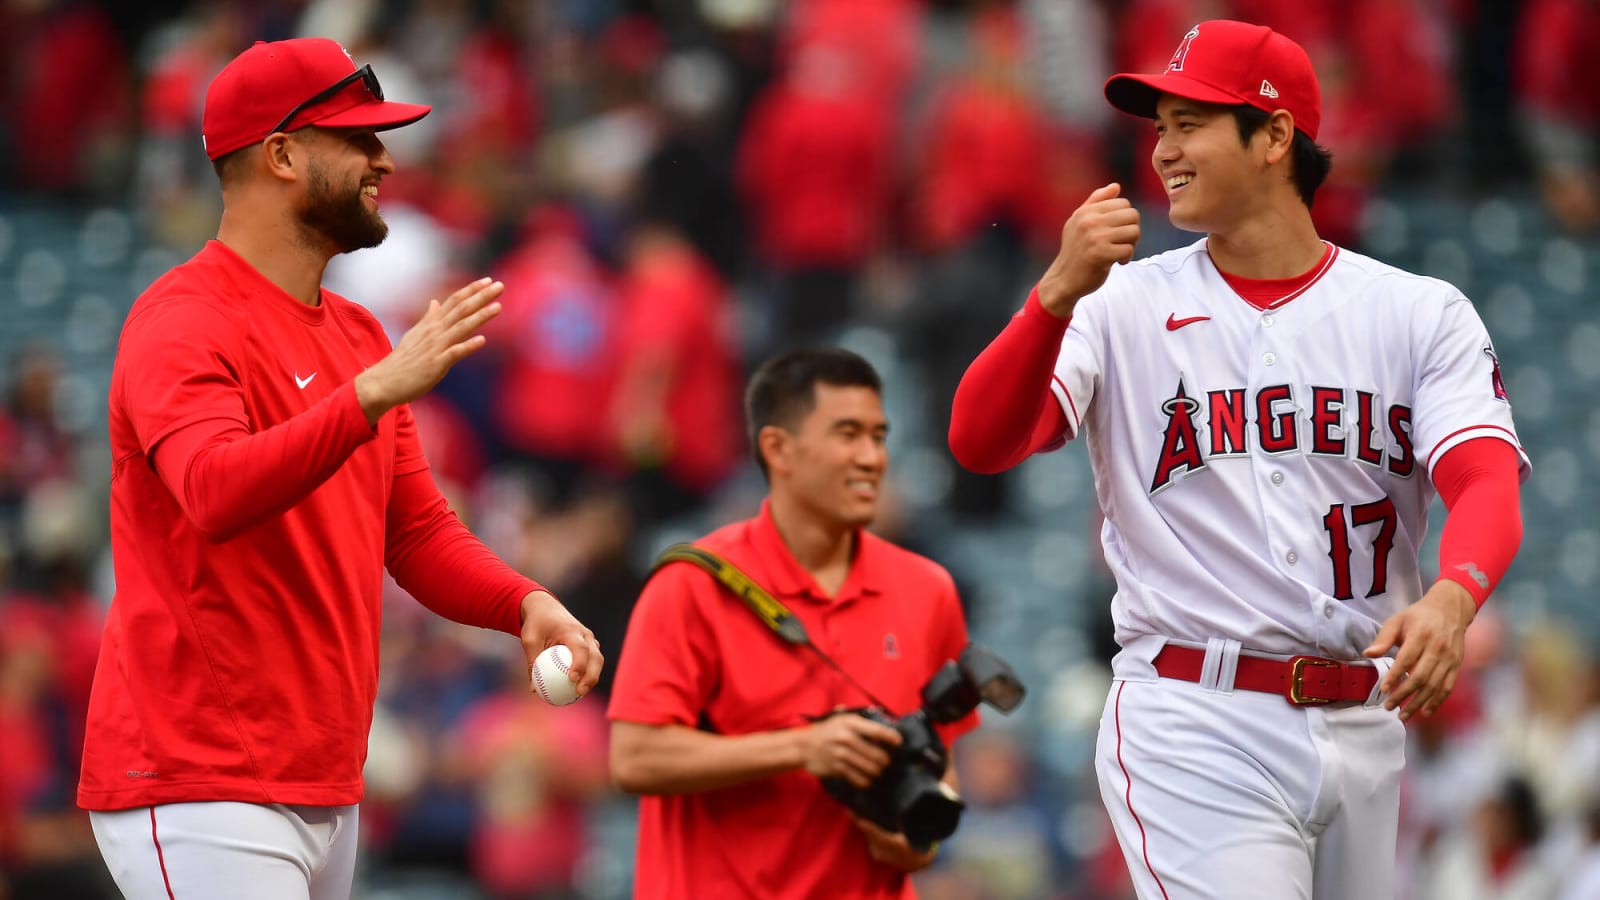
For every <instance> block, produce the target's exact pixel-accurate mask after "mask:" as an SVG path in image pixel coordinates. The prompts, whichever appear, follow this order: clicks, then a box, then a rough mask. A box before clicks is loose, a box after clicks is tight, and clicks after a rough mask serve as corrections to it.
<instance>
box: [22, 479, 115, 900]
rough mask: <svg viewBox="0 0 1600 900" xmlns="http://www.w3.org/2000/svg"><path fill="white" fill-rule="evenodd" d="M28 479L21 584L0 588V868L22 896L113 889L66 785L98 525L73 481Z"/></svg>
mask: <svg viewBox="0 0 1600 900" xmlns="http://www.w3.org/2000/svg"><path fill="white" fill-rule="evenodd" d="M30 487H31V491H30V493H29V494H28V495H27V502H26V504H25V506H24V509H23V514H22V517H21V522H20V529H19V530H20V538H21V541H20V546H21V553H20V554H19V560H18V562H19V588H18V589H17V590H15V591H12V592H9V593H8V592H6V591H4V590H3V589H0V735H3V736H4V737H3V739H0V871H8V872H10V873H11V875H12V877H13V878H14V884H13V888H14V889H15V890H16V892H17V896H18V897H46V896H54V897H111V896H114V891H113V890H112V889H111V885H110V881H109V879H108V877H107V876H106V874H105V869H104V866H103V865H102V864H101V863H100V854H99V852H98V850H97V849H96V847H95V844H94V837H93V835H92V833H91V832H90V830H89V827H88V826H89V823H88V820H87V818H86V817H85V816H83V814H82V813H81V812H80V811H79V810H78V809H77V804H76V802H75V792H74V790H75V785H76V775H77V771H78V766H79V764H80V762H81V760H82V758H83V727H84V720H85V718H86V716H87V714H88V709H89V689H90V685H91V684H92V682H93V679H94V668H95V658H96V656H97V655H98V651H99V646H100V631H101V627H102V624H103V621H104V611H103V609H102V607H101V605H100V603H99V602H98V601H97V600H96V599H95V598H94V597H92V596H91V595H90V594H89V593H88V566H89V563H90V562H91V561H92V559H93V556H94V553H95V552H96V550H97V547H98V544H99V541H100V540H101V539H102V534H101V529H98V528H96V527H94V525H93V517H94V513H93V512H92V510H91V507H90V501H89V498H88V495H87V491H85V490H84V489H83V488H82V487H80V486H79V485H78V484H77V483H76V482H74V481H70V480H66V479H56V480H51V481H46V482H43V483H36V484H33V485H31V486H30ZM0 583H3V582H0ZM3 884H4V881H3V879H0V885H3ZM0 895H3V894H0Z"/></svg>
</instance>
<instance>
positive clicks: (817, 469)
mask: <svg viewBox="0 0 1600 900" xmlns="http://www.w3.org/2000/svg"><path fill="white" fill-rule="evenodd" d="M881 392H882V386H881V383H880V381H879V378H878V374H877V372H876V371H874V370H873V368H872V366H871V364H870V363H868V362H867V361H866V360H864V359H862V358H861V357H859V356H857V355H855V354H853V353H850V352H849V351H845V350H836V349H818V350H810V349H802V350H795V351H791V352H789V353H786V354H783V355H781V356H778V357H775V358H773V359H771V360H769V361H767V362H766V363H765V364H763V365H762V366H761V367H760V368H759V369H758V370H757V371H756V373H755V374H754V375H753V376H752V377H751V379H750V383H749V387H748V389H747V391H746V395H745V409H746V420H747V427H748V429H749V436H750V443H751V449H752V452H753V454H754V455H755V458H756V462H757V464H758V465H759V466H760V467H761V471H762V473H763V474H764V475H765V476H766V478H767V483H768V488H769V489H768V493H767V499H766V500H765V502H763V503H762V505H761V511H760V512H759V513H758V514H757V515H756V516H755V517H754V518H751V519H747V520H745V521H742V522H737V523H734V524H732V525H728V526H726V527H724V528H721V529H719V530H717V531H715V532H712V533H711V534H710V535H707V536H706V537H705V538H703V539H702V540H700V541H698V542H697V543H698V544H699V545H701V546H703V547H704V548H706V549H708V550H711V551H712V552H714V553H717V554H720V555H722V556H723V557H725V558H726V559H727V560H728V562H730V563H732V564H733V565H734V566H736V567H738V568H739V569H741V570H742V571H744V572H745V573H746V574H747V575H748V576H750V578H752V579H754V580H755V582H756V583H757V584H759V585H761V586H762V587H764V588H766V589H767V590H768V591H770V592H771V593H772V595H773V597H775V598H776V599H777V600H778V601H779V602H780V603H782V604H784V605H785V606H787V607H788V609H789V610H790V611H791V612H792V613H793V614H794V616H795V617H796V618H797V619H798V620H800V621H801V622H802V623H803V624H804V625H805V628H806V632H807V634H808V635H809V636H810V638H811V640H813V641H815V642H816V643H817V645H818V646H820V647H823V648H826V649H825V652H826V653H827V654H828V655H829V656H831V657H832V658H833V659H834V661H835V662H837V663H838V665H839V668H840V670H842V671H843V672H848V673H849V678H851V679H856V680H858V681H859V684H860V686H859V687H858V686H857V685H856V683H855V682H852V681H850V680H849V679H847V678H846V677H845V676H843V675H841V674H839V672H838V671H835V670H834V669H832V668H830V667H828V666H827V665H826V664H825V663H823V662H822V660H820V659H818V658H817V657H816V656H815V655H813V654H810V653H807V652H805V651H804V650H803V649H802V648H799V647H794V646H790V645H788V644H786V643H784V642H783V641H781V640H779V639H778V638H777V637H776V636H774V635H773V634H772V633H771V632H770V631H769V630H768V628H767V626H766V624H765V623H764V622H763V621H762V620H761V619H759V618H757V617H756V616H755V615H754V614H752V612H751V610H749V609H746V608H745V607H744V604H743V602H742V601H741V600H739V599H738V598H736V597H735V596H734V595H733V594H732V593H731V592H730V591H728V590H727V589H726V588H724V587H723V586H722V585H721V584H719V583H718V582H717V581H716V580H714V579H713V578H712V577H711V576H710V575H709V574H708V573H706V572H704V571H702V570H700V569H698V568H696V567H693V566H685V565H675V566H668V567H666V568H664V569H662V570H661V571H660V572H659V573H658V574H657V575H656V576H655V577H654V578H653V579H652V580H651V581H650V582H649V583H648V584H647V585H646V586H645V589H644V591H643V593H642V594H641V595H640V596H639V602H638V604H637V605H636V606H635V607H634V611H633V617H632V620H631V621H630V622H629V625H628V630H627V636H626V638H625V639H624V642H623V647H622V655H621V657H620V661H619V663H618V665H617V673H616V681H615V683H614V685H613V689H612V694H611V706H610V709H609V711H608V715H609V716H610V718H611V777H612V780H613V781H615V782H616V784H617V785H618V786H619V787H621V788H622V789H623V790H625V791H628V792H630V793H637V794H642V795H643V796H642V798H641V799H640V803H639V839H638V856H637V866H636V870H635V881H634V896H636V897H650V898H672V900H683V898H700V897H765V898H801V897H854V898H889V897H894V898H906V897H914V896H915V891H914V890H913V888H912V885H911V882H910V880H909V879H908V878H907V877H906V875H907V873H909V872H913V871H916V870H918V869H921V868H922V867H924V866H926V865H928V864H929V863H930V862H931V861H932V860H933V856H934V853H935V852H936V848H935V849H933V850H929V851H927V852H918V851H917V850H915V849H913V848H912V846H911V845H910V843H909V842H908V841H907V839H906V837H905V835H904V834H901V833H893V834H891V833H889V832H886V831H884V830H882V829H880V828H878V827H876V826H874V825H872V824H871V823H868V822H867V821H865V820H863V819H860V818H857V817H854V816H853V815H852V814H851V812H850V811H849V810H848V809H847V808H846V807H845V806H844V805H843V804H841V803H840V802H838V801H836V800H835V799H833V797H831V796H830V795H829V794H828V793H827V792H826V791H825V789H824V788H823V785H822V782H821V781H820V780H819V779H821V778H843V779H847V780H848V781H849V782H850V783H851V784H853V785H855V786H856V787H858V788H861V787H866V786H867V785H869V784H871V783H872V781H873V780H874V779H875V778H877V776H879V775H880V774H881V773H882V772H883V770H884V768H885V767H886V766H887V765H888V763H889V753H888V750H887V749H886V748H887V747H888V746H891V745H895V744H898V743H900V740H901V738H900V734H899V732H898V731H896V730H895V729H893V728H890V727H888V726H886V725H882V724H880V723H878V722H874V721H872V720H870V719H867V718H866V717H864V716H858V715H851V714H841V715H831V716H829V715H827V714H828V713H829V712H830V711H834V710H838V709H840V708H841V707H860V706H864V705H868V704H871V705H877V701H876V700H874V699H873V698H872V697H870V696H867V695H866V694H865V693H864V692H863V690H862V688H863V687H864V688H865V690H866V691H870V692H871V693H872V694H873V695H876V697H878V698H881V699H882V701H883V702H884V703H885V704H887V705H889V706H890V707H891V708H890V709H889V710H888V713H889V715H891V716H898V715H902V714H905V713H908V712H910V711H912V710H914V709H918V708H920V707H921V705H922V703H921V699H920V693H921V690H922V686H923V684H924V683H926V682H927V680H928V678H929V677H930V676H932V675H933V673H934V672H935V671H937V670H938V669H939V667H940V666H942V665H943V664H944V663H945V662H946V661H947V660H950V659H954V658H955V657H956V656H958V655H959V654H960V653H961V651H962V649H963V648H964V647H965V646H966V644H967V627H966V620H965V618H964V616H963V613H962V609H961V603H960V598H959V597H957V595H956V590H955V584H954V582H953V581H952V580H951V577H950V574H949V573H948V572H946V571H945V569H944V568H943V567H942V566H940V565H938V564H937V563H935V562H933V561H932V560H929V559H927V558H925V557H921V556H918V555H916V554H914V553H911V552H909V551H907V550H904V549H901V548H900V547H897V546H895V545H894V544H891V543H889V542H888V541H886V540H884V539H882V538H880V537H878V536H876V535H874V534H872V533H871V532H869V531H868V530H867V528H868V526H870V525H871V524H872V522H873V519H874V517H875V515H876V514H877V512H878V501H879V490H880V488H881V487H882V485H883V480H884V476H885V471H886V467H887V464H888V454H887V452H886V449H885V438H886V436H887V433H888V430H889V425H888V421H887V419H885V417H884V413H883V401H882V398H881ZM819 716H820V717H823V718H818V717H819ZM976 724H977V715H976V713H968V714H967V715H966V716H964V717H963V718H961V719H959V720H957V721H955V722H953V723H951V724H949V725H940V726H935V727H936V728H938V729H939V732H940V737H941V739H942V740H943V741H944V744H945V746H946V747H950V746H951V745H952V744H953V742H954V740H955V739H956V738H957V737H958V736H959V735H961V734H964V733H965V732H966V731H968V730H970V729H971V728H972V727H973V726H975V725H976ZM952 759H953V756H952ZM954 780H955V774H954V767H953V765H952V766H951V767H949V768H947V770H946V773H945V776H944V781H945V782H946V783H953V782H954Z"/></svg>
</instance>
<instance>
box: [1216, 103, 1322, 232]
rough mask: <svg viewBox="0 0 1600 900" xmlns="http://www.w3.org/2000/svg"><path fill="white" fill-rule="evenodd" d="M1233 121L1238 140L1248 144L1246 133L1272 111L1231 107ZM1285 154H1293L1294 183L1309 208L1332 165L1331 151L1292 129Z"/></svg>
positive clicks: (1264, 121)
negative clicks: (1291, 139) (1236, 126)
mask: <svg viewBox="0 0 1600 900" xmlns="http://www.w3.org/2000/svg"><path fill="white" fill-rule="evenodd" d="M1231 109H1232V110H1233V121H1234V123H1235V124H1237V125H1238V126H1239V140H1241V141H1243V142H1244V143H1245V145H1246V146H1249V144H1250V137H1251V136H1252V135H1254V134H1255V133H1256V132H1257V131H1260V130H1261V129H1262V128H1263V127H1264V126H1265V125H1266V124H1267V119H1269V118H1271V117H1272V114H1271V113H1269V112H1267V111H1266V110H1264V109H1257V108H1256V107H1254V106H1250V105H1247V104H1243V103H1241V104H1239V105H1238V106H1234V107H1231ZM1289 155H1290V156H1291V157H1293V163H1292V165H1293V169H1294V171H1293V177H1294V186H1295V189H1296V190H1297V191H1299V192H1300V200H1301V201H1302V202H1304V203H1305V205H1306V209H1310V208H1311V201H1312V200H1313V199H1315V197H1316V195H1317V188H1319V187H1322V183H1323V182H1324V181H1327V180H1328V172H1330V171H1331V170H1332V169H1333V154H1332V153H1331V152H1329V150H1328V149H1327V148H1326V147H1323V146H1321V145H1319V144H1318V143H1317V142H1316V141H1313V140H1312V139H1311V138H1310V137H1309V136H1308V135H1307V134H1306V133H1305V132H1304V131H1301V130H1300V129H1298V128H1296V129H1295V130H1294V141H1293V143H1291V144H1290V145H1289Z"/></svg>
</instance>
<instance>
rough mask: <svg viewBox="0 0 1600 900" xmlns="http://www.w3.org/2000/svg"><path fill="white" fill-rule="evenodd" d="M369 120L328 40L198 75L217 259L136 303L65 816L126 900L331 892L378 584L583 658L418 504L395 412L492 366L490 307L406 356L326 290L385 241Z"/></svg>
mask: <svg viewBox="0 0 1600 900" xmlns="http://www.w3.org/2000/svg"><path fill="white" fill-rule="evenodd" d="M428 111H429V108H428V107H426V106H416V105H412V104H406V103H394V102H387V101H385V100H384V98H383V93H382V89H381V88H380V87H379V85H378V82H377V79H376V76H374V75H373V74H372V70H371V67H362V68H360V69H358V68H356V66H355V63H354V62H353V61H352V60H351V59H350V57H349V55H348V54H347V53H346V52H345V51H344V50H343V49H342V48H341V47H339V45H338V44H336V43H334V42H332V41H328V40H324V39H320V38H307V39H298V40H292V41H282V42H277V43H270V44H269V43H257V44H256V45H255V46H253V47H251V48H250V49H248V50H246V51H245V52H244V53H242V54H241V55H240V56H239V57H237V58H236V59H234V60H233V61H232V62H231V63H229V65H228V66H227V67H225V68H224V69H223V70H222V72H221V73H220V74H219V75H218V76H217V78H216V80H215V81H213V82H212V84H211V86H210V89H209V90H208V92H207V97H206V107H205V113H204V126H203V127H204V131H205V135H204V139H205V143H206V149H207V153H208V155H209V156H210V157H211V159H212V161H213V165H214V166H215V168H216V170H217V174H218V177H219V179H220V180H221V183H222V196H223V207H224V210H223V216H222V222H221V225H220V227H219V229H218V232H217V239H216V240H215V241H212V242H210V243H208V244H207V245H206V246H205V247H204V249H202V250H201V251H200V252H199V253H198V254H196V255H195V256H194V257H193V258H192V259H190V260H189V261H188V262H186V263H184V264H183V265H180V266H178V267H176V268H174V269H172V270H171V271H170V272H168V273H167V274H166V275H164V276H163V277H162V278H160V279H159V280H157V281H156V282H155V284H153V285H151V287H150V288H149V289H148V290H146V291H145V293H144V294H143V295H142V296H140V298H139V299H138V301H137V302H136V303H135V304H134V306H133V309H132V310H131V311H130V312H129V313H128V318H127V321H126V323H125V324H124V326H123V331H122V338H121V343H120V345H119V348H118V353H117V359H116V363H115V367H114V370H113V374H112V384H111V396H110V440H111V449H112V478H111V540H112V551H113V556H114V559H115V567H116V580H117V593H116V597H115V599H114V600H113V602H112V605H111V610H110V614H109V619H108V622H107V625H106V631H105V637H104V641H103V643H102V647H101V653H100V661H99V666H98V668H97V670H96V673H95V683H94V690H93V695H92V698H91V700H90V709H89V719H88V726H87V740H86V742H85V746H84V754H83V772H82V776H81V780H80V783H79V788H78V801H79V803H80V805H82V806H83V807H85V808H86V809H89V810H90V811H91V820H92V821H93V824H94V829H95V835H96V839H97V841H98V842H99V844H100V847H101V851H102V853H103V854H104V855H105V857H106V861H107V864H108V865H109V867H110V869H111V872H112V874H113V876H114V877H115V878H116V880H117V884H118V886H119V887H120V888H121V889H122V891H123V893H124V894H125V895H126V896H128V897H129V898H133V900H145V898H151V900H156V898H168V900H170V898H172V897H216V896H228V897H234V898H257V897H259V898H273V900H281V898H307V900H323V898H339V897H347V896H348V895H349V892H350V889H351V882H352V878H353V874H354V867H355V848H356V834H357V806H356V804H357V802H358V801H359V800H360V799H361V796H362V776H361V770H362V764H363V763H364V762H365V759H366V752H367V732H368V728H369V726H370V724H371V720H372V709H373V701H374V699H375V696H376V690H377V679H378V633H379V619H380V615H381V603H380V593H381V585H382V578H383V570H384V568H385V567H387V568H388V570H389V572H390V573H392V574H393V575H394V577H395V579H396V580H397V581H398V582H399V583H400V584H401V586H402V587H404V588H406V590H408V591H409V592H410V593H411V594H412V595H414V596H416V597H417V598H418V599H419V600H420V601H421V602H423V603H424V604H425V605H427V606H428V607H429V608H431V609H433V610H434V611H436V612H438V613H439V614H441V615H443V616H446V617H448V618H451V619H454V620H456V621H459V622H463V623H466V624H469V625H477V626H480V627H484V628H493V629H497V630H500V631H504V632H507V633H508V634H512V635H516V636H518V637H519V638H520V640H521V642H522V645H523V649H524V651H525V652H526V654H527V656H528V658H529V660H532V659H533V658H534V657H535V656H536V655H537V654H538V653H539V652H540V651H542V650H543V649H544V648H546V647H547V646H551V645H554V644H566V645H568V646H569V647H570V648H571V649H572V655H573V664H572V677H573V679H574V681H576V682H577V684H578V689H579V691H580V692H586V691H587V690H588V689H589V688H590V687H591V686H592V685H593V684H594V683H595V681H596V680H597V679H598V677H599V673H600V668H601V665H602V662H603V661H602V658H601V655H600V652H599V648H598V646H597V645H596V644H595V641H594V637H593V635H592V633H591V632H590V631H589V629H587V628H585V627H584V626H583V625H582V624H581V623H579V622H578V621H577V620H576V619H575V618H574V617H573V616H572V615H571V613H569V612H568V611H567V610H566V608H565V607H563V606H562V605H561V603H560V602H559V601H558V600H556V598H555V597H554V596H552V595H551V594H550V593H549V592H547V591H545V590H544V589H543V588H541V587H540V586H539V585H538V584H536V583H534V582H533V581H531V580H529V579H527V578H525V577H523V576H522V575H520V574H518V573H517V572H515V571H513V570H512V569H511V568H510V567H508V566H506V565H505V564H504V563H502V562H501V561H500V560H499V559H497V558H496V557H495V556H494V555H493V554H492V553H491V552H490V551H489V550H488V549H487V548H485V547H484V546H483V545H482V544H481V543H480V542H479V541H478V540H477V539H476V538H475V537H473V535H472V534H471V533H470V532H468V531H467V529H466V528H465V526H464V525H462V523H461V521H460V520H459V519H457V518H456V516H455V514H454V513H453V512H452V511H451V510H450V508H449V507H448V506H447V505H446V503H445V500H444V498H443V497H442V496H441V495H440V493H439V491H438V489H437V488H436V487H435V486H434V482H433V478H432V476H431V474H430V473H429V470H428V465H427V460H426V459H424V457H423V455H422V450H421V447H420V445H419V443H418V438H417V431H416V423H415V421H414V420H413V418H412V416H411V413H410V411H409V409H408V406H407V404H408V403H409V402H410V401H412V400H415V399H417V398H419V397H421V396H422V395H423V394H425V393H427V392H428V391H429V390H431V389H432V388H433V386H434V385H435V384H437V383H438V382H439V380H440V379H441V378H443V377H444V375H445V373H446V372H447V371H449V369H450V367H451V366H453V365H454V364H455V363H457V362H459V361H460V360H462V359H464V358H465V357H466V356H468V355H469V354H471V353H473V352H474V351H476V350H477V349H478V348H479V347H481V346H482V345H483V340H484V339H483V337H482V336H480V335H478V334H477V331H478V329H479V328H480V327H481V326H482V325H483V324H484V323H485V322H487V321H488V320H489V319H491V318H493V317H494V316H495V315H496V314H497V313H498V312H499V304H498V303H497V302H495V298H496V297H498V296H499V294H500V292H501V290H502V289H503V286H502V285H501V284H500V283H499V282H494V281H491V280H490V279H488V278H484V279H479V280H477V281H474V282H472V283H471V284H468V285H466V286H465V287H463V288H461V289H460V290H458V291H456V292H455V293H453V294H451V295H450V296H449V297H447V298H446V299H445V300H443V301H442V302H439V301H436V302H433V303H431V304H430V305H429V309H428V311H427V312H426V314H424V315H423V316H422V318H421V320H420V321H419V322H418V323H417V325H416V326H415V327H414V328H412V329H411V330H410V331H409V332H407V333H406V334H405V336H404V337H403V338H401V340H400V343H399V344H398V346H395V347H393V348H392V349H391V347H390V345H389V342H388V340H387V339H386V338H385V336H384V332H383V329H382V327H381V326H380V325H379V324H378V322H377V320H376V319H375V318H374V317H373V316H372V315H371V314H370V313H368V312H367V311H366V310H364V309H362V308H361V307H359V306H357V305H355V304H354V303H351V302H350V301H348V300H346V299H344V298H343V297H340V296H338V295H336V294H333V293H331V292H329V291H327V290H324V289H323V288H322V287H321V279H322V273H323V269H324V267H325V266H326V265H327V262H328V260H329V259H330V258H331V257H333V256H334V255H336V254H339V253H346V252H350V251H353V250H357V249H361V248H363V247H371V246H374V245H376V244H377V243H378V242H380V241H382V240H383V238H384V235H385V233H386V231H387V226H386V225H385V224H384V222H383V219H382V217H381V216H380V215H379V213H378V200H377V197H378V185H379V183H380V182H381V181H382V180H383V178H384V177H385V176H386V175H388V174H389V173H391V172H392V171H394V162H393V160H392V159H391V158H390V156H389V154H388V151H387V150H385V149H384V145H383V143H382V141H381V140H379V138H378V136H377V132H379V131H382V130H385V129H390V128H396V127H399V126H402V125H406V124H409V123H411V122H415V121H416V120H418V119H420V118H422V117H423V116H424V115H426V114H427V113H428Z"/></svg>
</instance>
